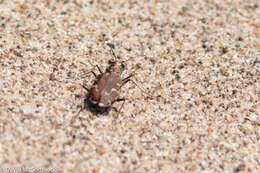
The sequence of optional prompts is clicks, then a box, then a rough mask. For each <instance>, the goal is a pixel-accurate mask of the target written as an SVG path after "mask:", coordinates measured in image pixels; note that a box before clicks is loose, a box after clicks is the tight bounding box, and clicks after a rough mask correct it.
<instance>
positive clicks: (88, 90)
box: [81, 85, 90, 93]
mask: <svg viewBox="0 0 260 173" xmlns="http://www.w3.org/2000/svg"><path fill="white" fill-rule="evenodd" d="M81 86H82V88H84V89H85V90H86V91H87V92H88V93H89V92H90V89H88V88H87V87H85V86H84V85H81Z"/></svg>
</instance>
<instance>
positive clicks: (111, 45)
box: [107, 43, 119, 59]
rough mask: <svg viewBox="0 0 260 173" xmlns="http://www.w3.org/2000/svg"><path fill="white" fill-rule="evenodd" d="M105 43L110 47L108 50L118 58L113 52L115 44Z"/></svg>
mask: <svg viewBox="0 0 260 173" xmlns="http://www.w3.org/2000/svg"><path fill="white" fill-rule="evenodd" d="M107 45H108V46H109V47H110V51H111V52H112V54H113V56H114V57H115V59H119V58H118V56H116V54H115V52H114V48H115V45H114V44H112V43H107Z"/></svg>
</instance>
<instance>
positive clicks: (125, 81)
mask: <svg viewBox="0 0 260 173" xmlns="http://www.w3.org/2000/svg"><path fill="white" fill-rule="evenodd" d="M133 76H134V75H133V74H130V75H129V76H127V77H126V78H124V79H123V80H122V81H123V84H122V85H121V87H122V86H124V85H125V84H126V83H127V82H129V81H131V82H132V83H133V84H135V86H137V87H138V88H139V89H140V90H141V91H142V92H143V93H145V94H147V95H148V96H149V97H151V98H152V97H153V96H151V94H149V93H147V92H146V91H144V89H142V88H141V87H140V86H139V85H137V83H136V82H135V81H133V80H131V77H133Z"/></svg>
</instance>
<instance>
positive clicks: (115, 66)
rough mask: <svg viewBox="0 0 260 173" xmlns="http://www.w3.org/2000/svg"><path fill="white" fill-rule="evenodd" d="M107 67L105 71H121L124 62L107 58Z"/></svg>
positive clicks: (123, 67)
mask: <svg viewBox="0 0 260 173" xmlns="http://www.w3.org/2000/svg"><path fill="white" fill-rule="evenodd" d="M108 64H109V67H108V68H107V72H114V73H122V72H123V71H124V69H125V66H126V65H125V62H124V61H122V62H119V61H117V60H109V61H108Z"/></svg>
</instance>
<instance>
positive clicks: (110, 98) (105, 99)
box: [78, 43, 146, 114]
mask: <svg viewBox="0 0 260 173" xmlns="http://www.w3.org/2000/svg"><path fill="white" fill-rule="evenodd" d="M107 45H108V46H109V47H110V48H111V52H112V54H113V56H114V58H115V59H114V60H109V61H108V64H109V66H108V67H107V68H106V71H105V72H103V71H102V70H101V69H100V68H99V66H98V65H96V67H97V69H98V71H99V73H100V74H99V75H96V73H95V72H94V71H89V72H87V73H86V74H88V73H92V74H93V75H94V76H95V78H96V80H95V82H94V84H93V86H92V87H91V88H90V89H88V88H87V87H85V86H84V85H83V88H84V89H85V90H86V91H87V92H88V94H87V96H86V97H85V99H84V106H83V107H82V108H81V110H80V111H79V113H80V112H81V111H82V110H84V109H85V108H87V107H88V108H89V110H90V111H91V112H93V113H95V114H103V113H107V112H108V111H109V110H110V109H114V110H115V111H116V112H118V114H119V113H120V111H121V109H122V108H123V106H124V103H125V98H120V97H119V93H120V89H121V88H122V87H123V86H124V85H125V84H126V83H127V82H129V81H131V82H133V83H134V84H135V85H136V86H137V87H138V88H140V87H139V86H138V85H137V84H136V83H135V82H134V81H132V80H131V77H133V74H130V75H129V76H127V77H126V78H123V79H122V78H121V75H122V72H123V71H124V70H125V66H126V65H125V62H124V61H121V62H120V61H118V57H117V56H116V55H115V53H114V51H113V49H114V45H113V44H111V43H108V44H107ZM140 89H141V88H140ZM141 90H142V89H141ZM142 91H143V90H142ZM143 92H144V91H143ZM145 93H146V92H145ZM115 102H123V103H122V105H121V107H120V109H119V110H117V109H116V108H115V107H113V104H114V103H115ZM79 113H78V114H79Z"/></svg>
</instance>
